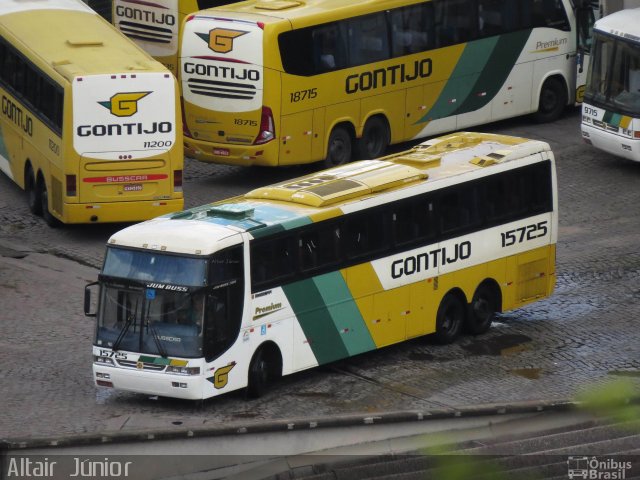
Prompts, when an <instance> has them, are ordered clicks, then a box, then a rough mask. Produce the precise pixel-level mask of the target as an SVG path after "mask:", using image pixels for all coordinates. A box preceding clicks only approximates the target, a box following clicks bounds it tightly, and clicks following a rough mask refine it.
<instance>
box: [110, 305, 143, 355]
mask: <svg viewBox="0 0 640 480" xmlns="http://www.w3.org/2000/svg"><path fill="white" fill-rule="evenodd" d="M137 316H138V300H136V306H135V307H134V308H133V313H132V314H130V315H129V316H128V317H127V321H126V322H125V324H124V327H122V330H120V333H119V334H118V338H116V341H115V342H114V343H113V346H112V347H111V350H113V351H116V350H118V348H119V347H120V344H121V343H122V340H123V339H124V336H125V335H126V334H127V330H129V327H130V326H131V324H132V323H133V321H134V320H135V319H136V317H137Z"/></svg>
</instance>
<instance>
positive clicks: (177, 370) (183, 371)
mask: <svg viewBox="0 0 640 480" xmlns="http://www.w3.org/2000/svg"><path fill="white" fill-rule="evenodd" d="M166 372H167V373H173V374H175V375H200V367H174V366H171V365H169V366H168V367H167V370H166Z"/></svg>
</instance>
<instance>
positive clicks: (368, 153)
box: [357, 116, 389, 160]
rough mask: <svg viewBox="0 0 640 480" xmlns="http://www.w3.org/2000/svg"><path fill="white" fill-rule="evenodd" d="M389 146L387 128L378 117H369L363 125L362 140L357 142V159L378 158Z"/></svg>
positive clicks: (384, 122) (383, 121)
mask: <svg viewBox="0 0 640 480" xmlns="http://www.w3.org/2000/svg"><path fill="white" fill-rule="evenodd" d="M388 145H389V127H388V125H387V122H386V121H385V120H384V119H383V118H382V117H380V116H377V117H371V118H370V119H369V120H367V123H365V124H364V130H363V131H362V138H360V139H359V140H358V143H357V150H358V158H361V159H364V160H368V159H372V158H378V157H380V156H382V154H383V153H384V152H385V150H386V149H387V146H388Z"/></svg>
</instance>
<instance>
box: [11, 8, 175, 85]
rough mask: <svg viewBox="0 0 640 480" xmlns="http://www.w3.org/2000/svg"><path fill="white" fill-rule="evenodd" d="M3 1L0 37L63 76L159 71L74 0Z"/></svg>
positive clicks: (103, 22) (161, 68) (100, 18)
mask: <svg viewBox="0 0 640 480" xmlns="http://www.w3.org/2000/svg"><path fill="white" fill-rule="evenodd" d="M4 2H7V3H6V4H5V3H4ZM2 3H3V5H2V6H0V32H2V36H3V37H5V38H7V39H10V40H11V41H12V42H13V43H14V45H16V46H17V47H18V48H20V49H21V50H23V51H24V50H28V51H29V52H30V56H33V57H34V58H37V59H39V60H40V61H41V62H43V63H44V64H46V65H48V66H49V67H52V68H54V69H55V70H57V71H58V72H59V73H60V74H62V75H63V76H65V77H66V78H67V79H68V80H71V79H72V78H73V77H74V76H78V75H90V74H101V73H114V72H123V73H124V72H126V73H130V72H136V71H157V70H164V67H163V66H162V65H161V64H160V63H158V62H156V61H155V60H153V59H152V58H151V57H150V56H149V55H148V54H147V53H146V52H144V51H143V50H142V49H140V48H139V47H138V46H136V45H135V44H134V43H133V42H132V41H131V40H129V39H128V38H126V37H124V36H123V35H121V34H120V33H119V32H118V31H117V30H115V28H114V27H113V26H112V25H111V24H110V23H109V22H107V21H106V20H104V19H103V18H102V17H100V16H99V15H98V14H97V13H95V12H93V11H92V10H90V9H89V8H88V7H86V6H85V7H84V8H83V7H82V5H80V6H78V7H77V8H73V4H74V0H63V1H61V0H39V1H37V2H35V1H24V2H23V1H17V0H2ZM78 3H80V2H79V0H78ZM21 5H24V6H25V8H22V9H21V8H20V6H21ZM60 5H63V6H64V7H67V8H61V7H60ZM12 7H13V8H12Z"/></svg>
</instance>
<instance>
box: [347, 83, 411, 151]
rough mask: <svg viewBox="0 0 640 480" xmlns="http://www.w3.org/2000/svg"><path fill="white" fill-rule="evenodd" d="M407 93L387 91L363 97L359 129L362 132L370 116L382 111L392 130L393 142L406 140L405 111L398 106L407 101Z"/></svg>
mask: <svg viewBox="0 0 640 480" xmlns="http://www.w3.org/2000/svg"><path fill="white" fill-rule="evenodd" d="M405 97H406V95H405V93H404V91H403V90H396V91H395V92H389V93H385V94H383V95H376V96H372V97H366V98H363V99H362V106H361V113H362V117H361V118H360V123H359V127H358V131H359V132H360V133H361V132H362V129H363V128H364V125H365V123H366V121H367V119H369V118H370V117H372V116H373V115H376V114H378V113H381V114H382V115H384V116H385V118H386V119H387V121H388V123H389V127H390V130H391V143H398V142H401V141H402V140H404V138H403V135H404V132H403V125H404V118H405V112H404V111H403V109H402V108H398V107H399V106H400V105H403V104H404V102H405Z"/></svg>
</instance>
